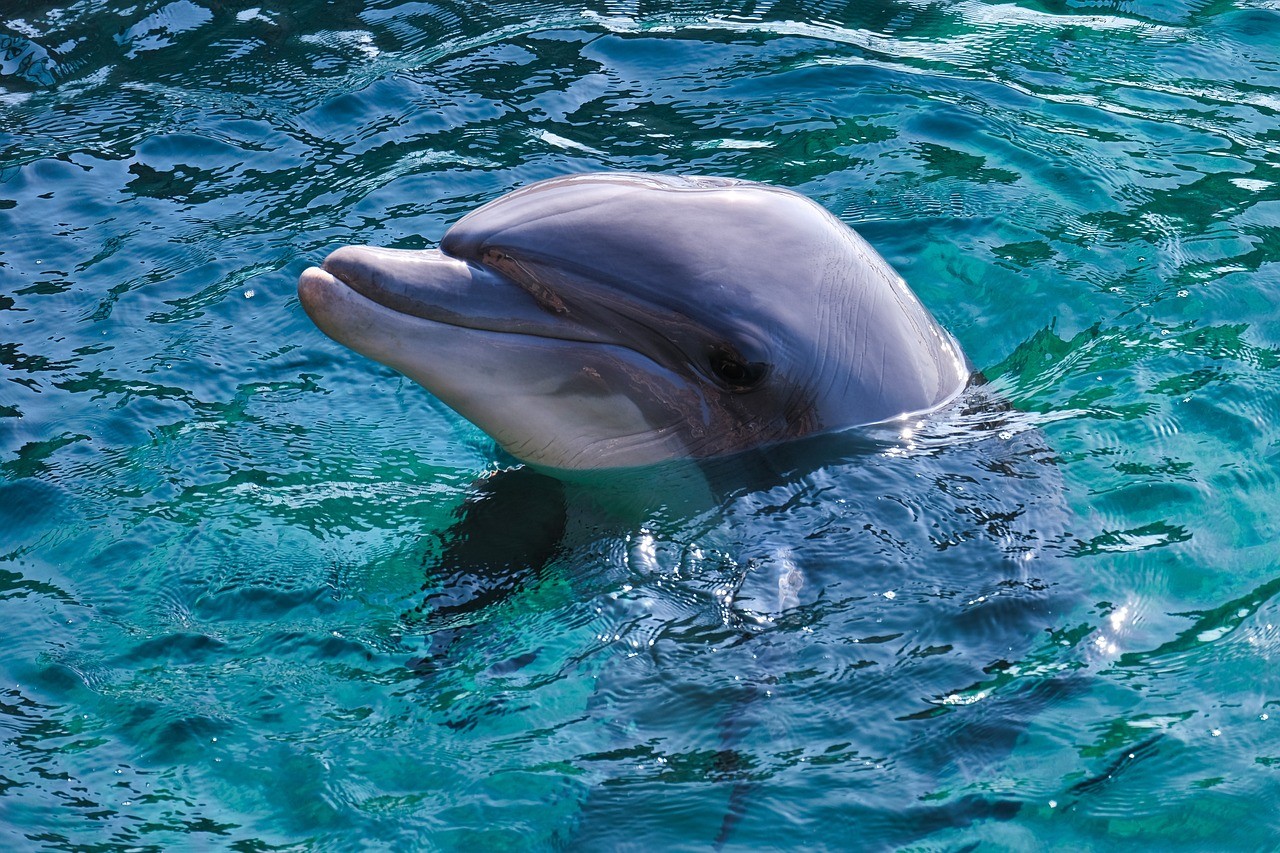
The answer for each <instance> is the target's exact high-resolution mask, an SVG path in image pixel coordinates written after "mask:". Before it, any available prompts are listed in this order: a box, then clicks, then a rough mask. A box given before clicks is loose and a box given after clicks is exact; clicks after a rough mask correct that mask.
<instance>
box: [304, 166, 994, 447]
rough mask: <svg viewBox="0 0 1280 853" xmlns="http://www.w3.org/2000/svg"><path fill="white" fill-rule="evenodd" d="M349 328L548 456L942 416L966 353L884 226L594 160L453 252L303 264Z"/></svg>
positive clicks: (486, 214)
mask: <svg viewBox="0 0 1280 853" xmlns="http://www.w3.org/2000/svg"><path fill="white" fill-rule="evenodd" d="M298 295H299V299H300V300H301V302H302V305H303V308H304V309H305V310H306V312H307V314H308V315H309V316H310V317H311V319H312V320H313V321H314V322H315V324H316V325H317V326H318V327H319V328H320V329H321V330H322V331H323V332H324V333H325V334H327V335H328V336H330V337H331V338H333V339H334V340H336V341H338V342H339V343H341V344H343V345H345V346H347V347H349V348H351V349H353V350H355V351H356V352H359V353H361V354H363V355H365V356H368V357H369V358H372V359H374V360H376V361H379V362H382V363H383V364H386V365H388V366H390V367H392V368H394V369H396V370H399V371H400V372H402V373H404V374H405V375H407V376H409V377H410V378H411V379H413V380H415V381H416V382H418V383H419V384H421V385H423V386H424V387H426V388H427V389H428V390H429V391H431V392H432V393H433V394H435V395H436V396H437V397H438V398H439V399H441V400H442V401H443V402H445V403H446V404H447V405H449V406H450V407H452V408H453V409H455V410H456V411H457V412H459V414H461V415H462V416H463V417H466V418H467V419H469V420H471V421H472V422H473V423H475V424H476V425H477V426H479V427H480V428H481V429H483V430H485V431H486V432H488V433H489V434H490V435H492V436H493V437H494V438H495V439H496V440H497V441H498V442H499V444H501V445H502V446H503V447H504V448H505V449H506V450H507V451H508V452H510V453H512V454H513V455H514V456H516V457H518V458H520V459H522V460H524V461H526V462H529V463H531V464H534V465H538V466H541V467H545V468H551V469H559V470H582V469H597V468H618V467H630V466H637V465H649V464H653V463H657V462H663V461H668V460H673V459H682V458H705V457H711V456H722V455H728V454H731V453H737V452H740V451H743V450H747V449H751V448H755V447H761V446H765V445H769V444H775V443H779V442H784V441H789V440H792V439H795V438H800V437H803V436H807V435H812V434H815V433H821V432H829V431H834V430H840V429H845V428H848V427H853V426H859V425H867V424H872V423H878V422H883V421H887V420H892V419H894V418H898V417H902V416H905V415H912V414H917V413H920V412H925V411H928V410H931V409H934V408H937V407H939V406H941V405H944V404H945V403H947V402H948V401H949V400H951V399H952V398H954V397H955V396H956V395H957V394H958V393H959V392H960V391H961V390H962V389H963V388H964V386H965V384H966V383H967V380H968V377H969V372H970V371H969V367H968V362H967V361H966V359H965V358H964V355H963V354H962V353H961V352H960V349H959V347H958V345H956V343H955V341H954V340H953V339H952V338H951V336H950V335H949V334H947V333H946V332H945V331H943V330H942V329H941V327H939V326H938V324H937V323H936V321H935V320H934V319H933V317H932V316H931V315H930V314H929V313H928V311H927V310H926V309H925V308H924V307H923V306H922V305H921V304H920V302H919V300H917V299H916V297H915V296H914V294H912V293H911V292H910V290H909V289H908V288H907V286H906V284H905V282H903V281H902V279H901V278H900V277H899V276H898V275H897V274H896V273H895V272H893V270H892V269H891V268H890V267H889V265H888V264H887V263H885V262H884V260H883V259H881V258H880V256H879V255H877V254H876V253H875V251H874V249H872V248H871V247H870V246H869V245H868V244H867V243H866V242H865V241H863V240H862V239H861V238H860V237H858V235H857V234H855V233H854V232H853V231H852V230H850V229H849V228H848V227H846V226H845V225H843V224H842V223H840V222H839V221H838V220H837V219H835V218H834V217H833V216H831V215H830V214H829V213H827V212H826V211H825V210H823V209H822V208H821V207H819V206H818V205H816V204H815V203H813V202H812V201H809V200H808V199H806V198H804V197H803V196H800V195H798V194H796V193H793V192H790V191H787V190H782V189H778V188H774V187H767V186H764V185H761V184H753V183H750V182H745V181H734V180H729V179H713V178H684V177H672V176H647V175H633V174H615V173H606V174H587V175H576V176H571V177H567V178H557V179H552V180H549V181H542V182H539V183H536V184H532V185H530V186H528V187H525V188H523V189H520V190H517V191H515V192H513V193H511V194H509V195H507V196H504V197H502V198H500V199H497V200H496V201H493V202H491V203H489V204H487V205H485V206H484V207H481V208H479V209H478V210H476V211H474V212H472V213H471V214H468V215H467V216H466V217H464V218H463V219H462V220H460V221H459V222H458V223H457V224H455V225H454V226H453V227H452V228H451V229H449V231H448V232H447V233H446V234H445V236H444V239H443V240H442V242H441V247H440V249H432V250H425V251H406V250H396V249H383V248H376V247H368V246H348V247H344V248H340V249H338V250H336V251H335V252H333V253H332V254H330V255H329V256H328V257H327V258H325V260H324V262H323V264H322V265H321V266H320V267H310V268H308V269H307V270H305V271H304V272H303V273H302V275H301V277H300V278H299V281H298Z"/></svg>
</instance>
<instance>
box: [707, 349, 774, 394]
mask: <svg viewBox="0 0 1280 853" xmlns="http://www.w3.org/2000/svg"><path fill="white" fill-rule="evenodd" d="M711 372H712V373H713V374H714V375H715V377H716V379H719V380H720V381H721V382H723V383H724V384H725V385H728V386H729V387H730V388H731V389H733V390H735V391H745V390H747V389H749V388H752V387H754V386H755V385H757V384H759V382H760V380H761V379H764V375H765V374H766V373H767V372H768V365H766V364H762V363H760V362H758V361H743V360H742V359H741V358H738V357H737V356H736V355H734V354H733V353H730V352H727V351H725V350H722V349H716V350H715V351H713V352H712V353H711Z"/></svg>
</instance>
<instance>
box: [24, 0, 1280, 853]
mask: <svg viewBox="0 0 1280 853" xmlns="http://www.w3.org/2000/svg"><path fill="white" fill-rule="evenodd" d="M1278 45H1280V7H1277V6H1276V4H1275V3H1274V2H1270V0H1235V2H1196V3H1184V2H1166V3H1139V2H1124V0H1118V2H1097V3H1089V2H1050V3H1032V2H1026V3H1021V4H1018V3H983V2H968V1H967V0H966V2H949V3H947V2H944V3H923V2H888V3H876V4H861V3H855V4H838V3H813V4H797V3H748V4H745V5H738V6H716V7H714V8H713V7H711V6H698V5H691V4H677V5H672V4H627V3H619V4H599V3H588V4H587V5H580V6H554V5H548V4H543V3H521V4H511V5H502V4H479V3H467V4H456V3H455V4H451V3H417V2H414V3H405V2H390V1H389V2H367V3H366V2H354V0H347V1H346V2H337V3H320V2H312V3H287V4H284V3H280V4H276V3H270V2H265V3H261V4H258V5H251V4H250V3H247V2H246V3H222V2H212V0H173V2H165V0H146V2H142V3H135V4H125V3H88V2H79V3H51V2H30V3H23V4H12V3H11V4H8V5H6V6H3V7H0V235H3V237H0V323H3V332H2V333H0V361H3V363H4V374H3V379H4V380H5V381H4V382H3V383H0V614H2V618H3V619H4V622H5V624H6V625H7V629H8V630H7V631H6V642H5V643H4V646H3V650H2V651H0V824H2V827H0V828H2V831H3V833H4V838H5V844H6V845H7V846H9V847H14V848H15V849H69V848H75V849H83V848H85V847H87V846H89V845H94V844H111V845H117V846H122V847H143V848H156V849H159V848H172V847H178V846H184V845H197V846H200V845H203V846H210V847H234V848H236V849H268V848H282V849H332V850H345V849H353V848H356V847H360V846H365V845H374V846H386V845H398V846H402V847H410V846H417V847H421V848H424V849H458V848H467V847H470V848H476V847H480V848H482V849H494V848H502V847H510V848H517V849H530V848H533V849H539V848H547V847H557V846H568V847H574V848H583V849H626V848H634V849H661V848H677V847H687V848H691V849H705V848H706V847H708V846H710V845H712V844H713V843H715V842H716V841H717V839H718V840H719V841H720V842H721V843H723V844H725V845H726V846H728V847H730V848H741V849H747V848H753V849H754V848H791V847H796V846H800V845H801V844H802V843H808V844H810V845H812V846H815V847H818V848H830V849H848V848H849V847H850V846H858V847H864V848H867V849H877V848H894V847H902V846H911V847H913V848H914V849H967V848H969V847H970V846H971V845H974V844H977V845H979V846H980V848H981V849H986V848H988V847H989V848H991V849H1001V848H1009V847H1019V848H1034V847H1050V846H1060V847H1066V846H1070V847H1073V848H1080V849H1113V848H1116V849H1118V848H1122V847H1127V846H1129V845H1132V844H1134V843H1139V842H1140V843H1143V844H1146V845H1151V846H1153V847H1158V848H1161V849H1204V848H1211V849H1221V848H1222V847H1224V846H1229V847H1233V848H1239V849H1255V848H1265V849H1269V848H1270V847H1272V846H1273V845H1274V838H1275V837H1276V833H1277V831H1278V830H1280V826H1277V818H1276V817H1275V815H1276V809H1275V805H1276V802H1277V777H1276V774H1277V773H1278V772H1280V737H1277V735H1276V734H1275V726H1276V725H1278V724H1280V721H1277V720H1276V719H1274V717H1275V715H1276V714H1277V713H1280V679H1278V678H1277V676H1276V675H1275V660H1276V656H1275V655H1274V654H1273V649H1280V613H1278V612H1277V609H1278V605H1277V593H1278V592H1280V546H1277V544H1276V540H1277V522H1276V519H1277V518H1280V499H1278V498H1277V493H1278V492H1280V489H1278V486H1280V415H1277V412H1278V411H1280V399H1278V398H1280V394H1278V393H1277V390H1278V387H1277V373H1276V370H1277V367H1278V366H1280V319H1277V318H1278V317H1280V312H1277V295H1278V294H1280V266H1278V265H1277V263H1276V262H1277V260H1280V232H1278V231H1277V227H1278V226H1280V167H1278V166H1277V163H1278V162H1280V159H1278V157H1280V48H1278V47H1277V46H1278ZM586 169H631V170H640V171H649V170H670V171H682V172H700V173H713V174H723V175H730V176H734V177H740V178H748V179H752V180H758V181H766V182H771V183H776V184H781V185H785V186H789V187H793V188H795V189H798V190H800V191H801V192H804V193H806V194H808V195H810V196H812V197H813V198H815V199H817V200H818V201H819V202H820V203H821V204H823V205H824V206H826V207H827V208H828V209H830V210H832V211H833V212H834V213H836V214H837V215H839V216H840V217H842V218H843V219H844V220H845V221H846V222H848V223H849V224H851V225H853V226H855V227H856V228H857V229H858V230H859V231H860V233H862V234H863V235H864V236H865V237H867V239H869V240H870V241H871V242H872V243H873V244H874V245H875V246H876V247H877V248H878V249H879V250H880V251H881V252H882V253H883V254H884V255H885V256H886V257H887V258H888V259H889V260H890V261H891V262H892V263H893V264H894V265H895V266H896V267H897V268H898V269H899V270H900V271H902V272H903V274H904V275H905V276H906V278H907V279H908V281H909V282H910V283H911V285H912V287H913V288H914V289H915V290H916V291H917V292H918V293H919V294H920V296H921V298H922V299H923V300H924V302H925V303H926V304H927V305H928V306H929V307H930V309H931V310H932V311H933V312H934V313H935V314H936V315H937V317H938V318H939V320H940V321H941V322H942V323H943V325H945V326H946V327H947V328H948V329H950V330H951V331H952V332H953V333H954V334H955V335H956V337H957V338H958V339H959V340H960V342H961V344H962V346H963V347H964V348H965V350H966V351H967V352H968V354H969V356H970V357H971V359H972V360H973V362H974V363H975V365H976V366H978V367H979V368H980V369H981V370H982V371H983V372H984V373H985V374H986V376H987V377H988V378H989V379H990V380H991V387H992V388H993V389H994V390H995V391H996V392H997V393H998V394H1000V395H1002V396H1003V397H1004V398H1005V399H1007V400H1010V401H1012V402H1013V403H1014V404H1015V406H1016V411H1015V412H1012V413H1007V414H1006V415H1005V416H1003V418H1004V420H1002V421H1000V422H999V423H994V424H993V423H990V422H989V421H987V420H983V419H981V418H978V419H969V420H966V418H965V416H963V415H960V414H957V415H955V416H954V417H955V419H956V420H954V421H946V419H944V422H943V423H940V424H935V425H934V426H933V427H932V428H931V429H932V432H929V431H926V434H925V435H923V436H920V437H914V438H904V439H902V440H901V441H900V442H896V443H891V444H890V446H889V447H887V448H882V450H881V451H879V452H871V453H866V452H857V453H849V454H845V455H837V456H833V457H832V458H830V459H828V460H824V461H820V462H816V463H811V464H809V465H807V466H800V467H798V468H797V469H796V470H795V471H793V472H792V473H791V475H790V476H788V477H785V478H783V479H782V480H781V481H777V482H768V483H757V484H756V485H755V486H753V487H744V488H742V489H740V490H738V491H736V492H733V493H732V494H730V495H728V496H727V497H724V498H723V500H721V501H719V502H718V503H717V502H712V503H711V504H710V505H700V506H692V505H676V504H673V505H671V506H668V507H666V508H665V509H662V508H660V509H659V510H656V511H654V512H653V513H652V515H651V516H650V517H647V518H644V519H641V520H639V521H637V522H636V523H634V524H632V525H630V526H626V525H619V524H611V525H603V526H600V527H599V528H597V535H595V536H594V537H592V536H578V537H577V538H576V539H574V540H573V541H568V540H566V542H564V543H562V544H561V545H560V547H558V548H557V549H555V550H554V551H552V552H544V551H539V550H538V548H539V547H541V545H542V544H545V543H537V542H533V543H522V542H520V541H516V540H518V539H519V537H518V536H515V535H514V534H513V536H512V539H513V541H512V543H511V552H510V553H508V554H505V555H504V556H502V557H501V559H499V558H495V559H494V561H492V564H491V565H490V567H489V568H490V571H488V572H478V571H477V570H475V567H468V566H467V565H465V564H463V563H460V562H458V561H457V560H455V559H454V558H453V557H452V556H451V554H453V553H454V552H452V551H451V546H450V542H451V541H452V540H451V539H450V536H451V534H450V532H449V531H450V530H451V525H452V524H453V522H454V519H455V518H456V517H457V515H458V513H459V512H462V511H463V510H462V508H463V506H464V502H465V501H467V500H468V496H471V500H472V503H473V504H474V503H475V497H476V495H477V492H476V486H475V483H476V481H477V480H478V479H479V478H481V477H482V476H484V475H486V474H488V473H490V472H492V471H494V470H496V469H498V468H499V467H502V466H504V465H506V464H507V460H505V459H503V458H502V457H501V455H500V454H499V453H498V452H497V451H496V450H495V449H494V447H493V446H492V443H491V442H490V441H488V440H487V439H486V438H485V437H484V436H483V435H482V434H480V433H479V432H478V431H476V430H475V429H474V428H472V427H470V426H468V425H466V424H465V423H463V422H461V421H460V420H459V419H458V418H457V417H456V416H455V415H453V414H452V413H450V412H449V411H448V410H447V409H445V408H444V407H443V406H441V405H440V404H438V403H437V402H435V401H433V400H432V399H431V398H430V397H429V396H428V395H427V394H425V392H422V391H421V390H420V389H418V388H416V387H415V386H412V385H411V384H410V383H408V382H407V381H406V380H403V379H400V378H398V377H397V376H396V375H395V374H393V373H391V372H390V371H388V370H386V369H384V368H381V367H379V366H378V365H375V364H372V363H370V362H367V361H365V360H363V359H360V358H358V357H356V356H354V355H352V354H350V353H348V352H347V351H345V350H343V349H341V348H340V347H338V346H337V345H336V344H333V343H331V342H329V341H328V340H326V339H325V338H323V337H322V336H321V335H320V334H319V333H318V332H317V331H316V330H315V329H314V328H313V327H312V326H311V325H310V323H309V322H308V321H307V319H306V317H305V316H304V315H303V313H302V312H301V310H300V308H299V306H298V304H297V299H296V297H295V295H294V283H295V281H296V278H297V275H298V273H299V272H300V271H301V270H302V269H303V268H304V267H305V266H307V265H308V264H311V263H314V262H315V261H316V260H318V259H319V258H321V257H323V255H324V254H325V252H327V251H328V250H330V249H332V248H334V247H336V246H338V245H341V244H344V243H352V242H359V243H376V244H382V245H392V246H401V247H424V246H432V245H435V243H436V242H437V241H438V240H439V238H440V236H441V235H442V234H443V232H444V230H445V228H446V227H447V226H448V225H449V223H451V222H452V221H454V220H456V219H457V218H458V217H459V216H461V215H462V214H464V213H465V212H467V211H469V210H471V209H473V208H474V207H475V206H477V205H479V204H481V203H483V202H485V201H487V200H489V199H492V198H495V197H496V196H498V195H500V194H502V193H504V192H506V191H509V190H511V189H513V188H515V187H517V186H521V185H524V184H527V183H529V182H531V181H534V180H538V179H541V178H546V177H551V176H554V175H560V174H566V173H571V172H575V171H582V170H586ZM961 438H963V440H961ZM950 439H954V441H953V440H950ZM512 493H513V494H515V495H516V498H515V499H513V500H512V501H510V502H508V503H503V504H502V505H501V506H500V507H499V509H500V514H501V513H507V514H509V515H510V516H511V517H512V518H513V519H516V518H520V517H524V516H525V514H526V513H531V512H532V510H531V509H529V508H530V507H534V506H538V505H542V504H545V503H546V501H548V500H550V501H551V503H552V504H556V502H557V501H558V500H559V498H558V497H556V496H555V495H554V490H553V493H552V496H551V497H550V498H548V497H547V492H546V491H545V484H542V485H533V486H531V487H530V488H529V491H528V493H527V494H526V493H525V492H523V491H522V490H521V488H517V489H515V490H514V491H513V492H512ZM522 495H523V496H524V498H523V499H522V498H521V496H522ZM570 497H571V496H570ZM540 502H542V503H540ZM502 517H503V518H505V517H506V516H502ZM529 526H532V527H533V528H535V529H536V528H539V527H540V526H545V525H541V524H540V523H539V522H538V518H537V517H536V516H533V517H532V522H531V524H530V525H529ZM515 529H523V528H521V527H520V525H518V524H516V523H515V521H514V520H513V530H515ZM534 538H536V537H534ZM525 544H529V547H528V548H526V547H524V546H525ZM553 544H554V543H553ZM535 546H537V547H535ZM531 549H532V550H531ZM522 559H524V560H525V562H524V563H522V562H521V560H522ZM790 567H798V569H799V570H801V571H802V572H803V573H804V577H805V581H806V583H805V586H804V588H803V590H802V594H801V595H800V596H799V598H798V600H797V601H794V602H787V601H777V600H773V601H771V600H770V599H769V594H770V591H771V590H775V589H776V588H777V587H776V583H775V582H774V579H776V577H777V576H778V573H779V572H782V573H784V574H785V572H787V571H789V570H790Z"/></svg>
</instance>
